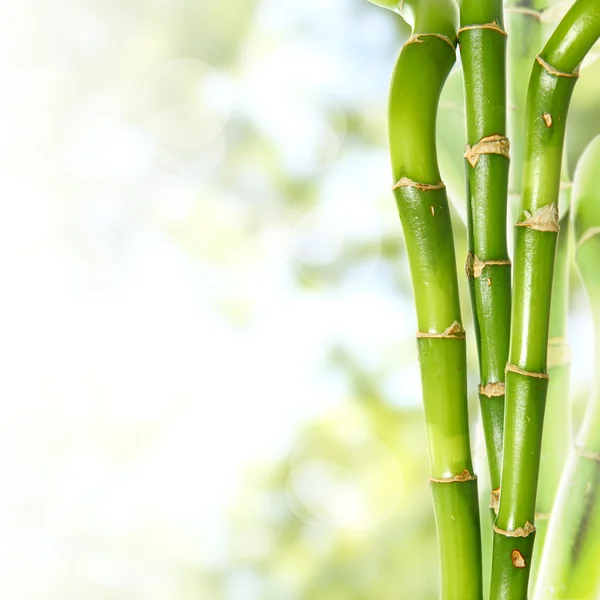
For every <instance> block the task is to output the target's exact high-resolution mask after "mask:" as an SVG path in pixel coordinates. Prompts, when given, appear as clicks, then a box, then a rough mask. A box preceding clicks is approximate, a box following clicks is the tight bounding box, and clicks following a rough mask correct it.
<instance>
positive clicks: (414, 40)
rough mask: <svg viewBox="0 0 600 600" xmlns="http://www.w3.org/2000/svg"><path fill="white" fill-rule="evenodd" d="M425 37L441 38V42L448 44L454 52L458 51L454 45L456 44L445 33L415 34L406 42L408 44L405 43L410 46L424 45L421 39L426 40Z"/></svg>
mask: <svg viewBox="0 0 600 600" xmlns="http://www.w3.org/2000/svg"><path fill="white" fill-rule="evenodd" d="M424 37H436V38H439V39H440V40H443V41H444V42H446V44H448V45H449V46H450V48H452V50H456V45H455V44H454V42H453V41H452V40H451V39H450V38H449V37H448V36H447V35H444V34H443V33H414V34H413V35H411V36H410V37H409V38H408V39H407V40H406V42H404V45H405V46H408V45H409V44H422V43H423V40H422V39H421V38H424Z"/></svg>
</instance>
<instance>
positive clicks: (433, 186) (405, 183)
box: [392, 177, 446, 192]
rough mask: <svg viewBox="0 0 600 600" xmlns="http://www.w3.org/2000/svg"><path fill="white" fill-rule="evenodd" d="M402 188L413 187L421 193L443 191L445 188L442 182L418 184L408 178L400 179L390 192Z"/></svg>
mask: <svg viewBox="0 0 600 600" xmlns="http://www.w3.org/2000/svg"><path fill="white" fill-rule="evenodd" d="M403 187H414V188H416V189H418V190H420V191H421V192H431V191H433V190H443V189H444V188H445V187H446V186H445V185H444V182H443V181H439V182H438V183H418V182H417V181H413V180H412V179H409V178H408V177H402V178H401V179H399V180H398V181H397V182H396V183H395V184H394V185H393V186H392V190H397V189H398V188H403Z"/></svg>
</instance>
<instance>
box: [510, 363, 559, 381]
mask: <svg viewBox="0 0 600 600" xmlns="http://www.w3.org/2000/svg"><path fill="white" fill-rule="evenodd" d="M506 372H507V373H517V375H524V376H525V377H534V378H535V379H550V377H549V376H548V373H535V372H533V371H526V370H525V369H521V368H520V367H517V365H511V364H510V363H508V364H507V365H506Z"/></svg>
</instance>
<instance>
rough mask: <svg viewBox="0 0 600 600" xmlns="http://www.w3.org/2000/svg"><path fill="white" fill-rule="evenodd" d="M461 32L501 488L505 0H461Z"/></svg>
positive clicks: (507, 297)
mask: <svg viewBox="0 0 600 600" xmlns="http://www.w3.org/2000/svg"><path fill="white" fill-rule="evenodd" d="M458 37H459V41H460V47H461V60H462V66H463V77H464V89H465V105H466V116H467V147H466V152H465V158H466V160H465V168H466V171H467V177H466V180H467V226H468V247H469V256H468V259H467V266H466V272H467V276H468V279H469V289H470V293H471V306H472V310H473V321H474V324H475V337H476V340H477V348H478V353H479V376H480V387H479V400H480V406H481V416H482V422H483V431H484V436H485V441H486V448H487V455H488V464H489V470H490V480H491V485H492V489H495V490H496V489H498V488H499V487H500V472H501V467H502V443H503V430H504V381H505V377H504V369H505V366H506V362H507V359H508V347H509V336H510V310H511V264H510V260H509V258H508V247H507V243H506V205H507V194H508V175H509V156H508V155H509V142H508V139H507V138H506V32H505V31H504V29H503V10H502V0H488V1H486V2H482V1H481V0H462V1H461V3H460V29H459V32H458Z"/></svg>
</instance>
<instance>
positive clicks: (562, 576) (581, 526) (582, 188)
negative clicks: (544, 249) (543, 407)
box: [534, 137, 600, 600]
mask: <svg viewBox="0 0 600 600" xmlns="http://www.w3.org/2000/svg"><path fill="white" fill-rule="evenodd" d="M598 164H600V137H597V138H595V139H594V140H593V141H592V142H591V143H590V145H589V146H588V147H587V148H586V150H585V152H584V153H583V155H582V156H581V159H580V161H579V164H578V166H577V171H576V173H575V184H574V188H573V210H574V234H575V241H576V252H575V260H576V263H577V266H578V268H579V272H580V274H581V278H582V280H583V283H584V286H585V289H586V291H587V294H588V297H589V300H590V305H591V307H592V314H593V319H594V332H595V341H596V353H595V368H594V374H597V373H599V372H600V312H599V309H600V270H599V268H598V257H599V256H600V236H598V235H597V234H598V233H600V178H599V177H598ZM598 556H600V387H599V386H598V385H597V383H596V384H595V389H594V390H593V393H592V394H591V397H590V400H589V405H588V408H587V411H586V414H585V419H584V424H583V426H582V428H581V431H580V433H579V436H578V439H577V443H576V445H575V447H574V448H573V449H572V451H571V452H570V455H569V459H568V462H567V466H566V468H565V471H564V473H563V477H562V479H561V482H560V488H559V492H558V496H557V499H556V503H555V508H554V512H553V514H552V517H551V520H550V525H549V531H548V539H547V543H546V547H545V550H544V553H543V556H542V564H541V566H540V573H539V577H538V580H537V585H536V588H535V594H534V598H535V600H558V599H561V600H593V599H595V598H598V595H599V593H600V561H599V560H598Z"/></svg>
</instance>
